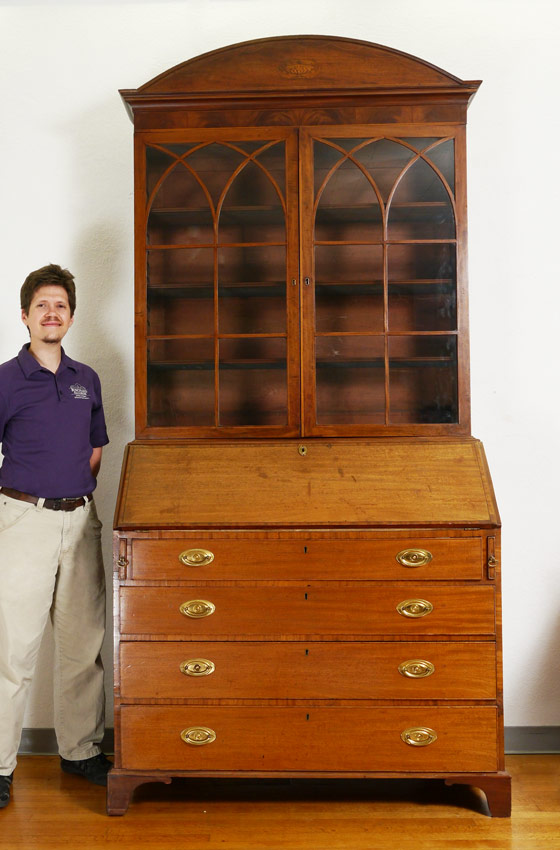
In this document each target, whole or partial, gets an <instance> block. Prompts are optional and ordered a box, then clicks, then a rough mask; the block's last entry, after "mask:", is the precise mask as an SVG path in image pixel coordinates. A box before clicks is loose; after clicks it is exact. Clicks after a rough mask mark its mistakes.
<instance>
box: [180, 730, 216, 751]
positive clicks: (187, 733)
mask: <svg viewBox="0 0 560 850" xmlns="http://www.w3.org/2000/svg"><path fill="white" fill-rule="evenodd" d="M181 738H182V739H183V741H184V742H185V744H192V745H193V746H194V747H202V746H204V744H211V743H212V741H215V740H216V733H215V732H214V730H213V729H210V728H209V727H208V726H190V727H189V728H188V729H183V731H182V732H181Z"/></svg>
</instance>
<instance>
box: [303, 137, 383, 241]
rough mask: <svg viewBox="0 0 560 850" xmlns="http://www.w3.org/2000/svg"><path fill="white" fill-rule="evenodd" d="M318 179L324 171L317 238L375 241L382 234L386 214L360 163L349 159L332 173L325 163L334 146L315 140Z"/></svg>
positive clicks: (343, 160)
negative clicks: (384, 214) (383, 212)
mask: <svg viewBox="0 0 560 850" xmlns="http://www.w3.org/2000/svg"><path fill="white" fill-rule="evenodd" d="M315 151H316V163H315V168H316V179H317V176H318V175H322V181H321V183H322V182H323V181H324V180H325V179H327V182H326V184H325V185H324V186H323V189H322V192H321V196H320V198H319V203H318V206H317V213H316V218H315V239H316V240H317V241H332V240H336V241H347V240H348V241H373V240H378V239H381V238H382V235H383V217H382V213H381V209H380V206H379V201H378V198H377V195H376V193H375V189H374V188H373V186H372V185H371V183H370V181H369V180H368V177H367V175H365V174H364V173H363V171H362V170H361V169H360V167H359V166H358V165H357V164H356V163H355V162H352V161H351V160H350V159H342V158H341V156H340V153H339V152H336V161H338V162H340V165H339V166H338V167H337V168H336V169H335V170H334V171H332V173H330V174H329V171H328V168H326V163H330V162H332V160H333V149H332V148H330V147H328V146H326V145H324V144H321V143H317V142H316V143H315Z"/></svg>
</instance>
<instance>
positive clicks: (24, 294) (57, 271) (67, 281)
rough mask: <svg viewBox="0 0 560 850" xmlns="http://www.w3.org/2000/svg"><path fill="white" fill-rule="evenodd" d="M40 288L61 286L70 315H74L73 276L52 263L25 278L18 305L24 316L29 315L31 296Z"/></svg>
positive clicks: (74, 291)
mask: <svg viewBox="0 0 560 850" xmlns="http://www.w3.org/2000/svg"><path fill="white" fill-rule="evenodd" d="M41 286H62V288H63V289H65V290H66V294H67V295H68V303H69V305H70V315H71V316H73V315H74V310H75V309H76V287H75V285H74V275H73V274H71V272H69V271H68V269H63V268H61V267H60V266H57V265H55V264H54V263H51V264H50V265H48V266H43V267H42V268H41V269H37V270H36V271H34V272H31V273H30V274H28V275H27V277H26V278H25V280H24V282H23V286H22V287H21V291H20V303H21V309H22V310H23V311H24V313H25V314H26V315H29V308H30V306H31V302H32V300H33V296H34V295H35V293H36V292H37V290H38V289H39V288H40V287H41Z"/></svg>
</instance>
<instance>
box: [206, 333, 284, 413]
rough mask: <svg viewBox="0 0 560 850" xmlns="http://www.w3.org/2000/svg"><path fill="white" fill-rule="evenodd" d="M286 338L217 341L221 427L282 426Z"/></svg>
mask: <svg viewBox="0 0 560 850" xmlns="http://www.w3.org/2000/svg"><path fill="white" fill-rule="evenodd" d="M287 409H288V386H287V368H286V340H285V339H222V340H220V425H222V426H227V425H229V426H235V425H261V426H262V425H285V424H287V421H288V413H287Z"/></svg>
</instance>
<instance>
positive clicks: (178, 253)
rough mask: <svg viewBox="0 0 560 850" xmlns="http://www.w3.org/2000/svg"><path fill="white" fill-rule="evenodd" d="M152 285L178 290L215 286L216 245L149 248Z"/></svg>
mask: <svg viewBox="0 0 560 850" xmlns="http://www.w3.org/2000/svg"><path fill="white" fill-rule="evenodd" d="M147 262H148V289H156V288H157V289H161V290H174V289H177V288H179V289H180V288H185V287H191V286H196V287H200V286H212V284H213V282H214V252H213V250H212V248H172V249H170V250H165V251H157V250H155V251H148V261H147Z"/></svg>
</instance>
